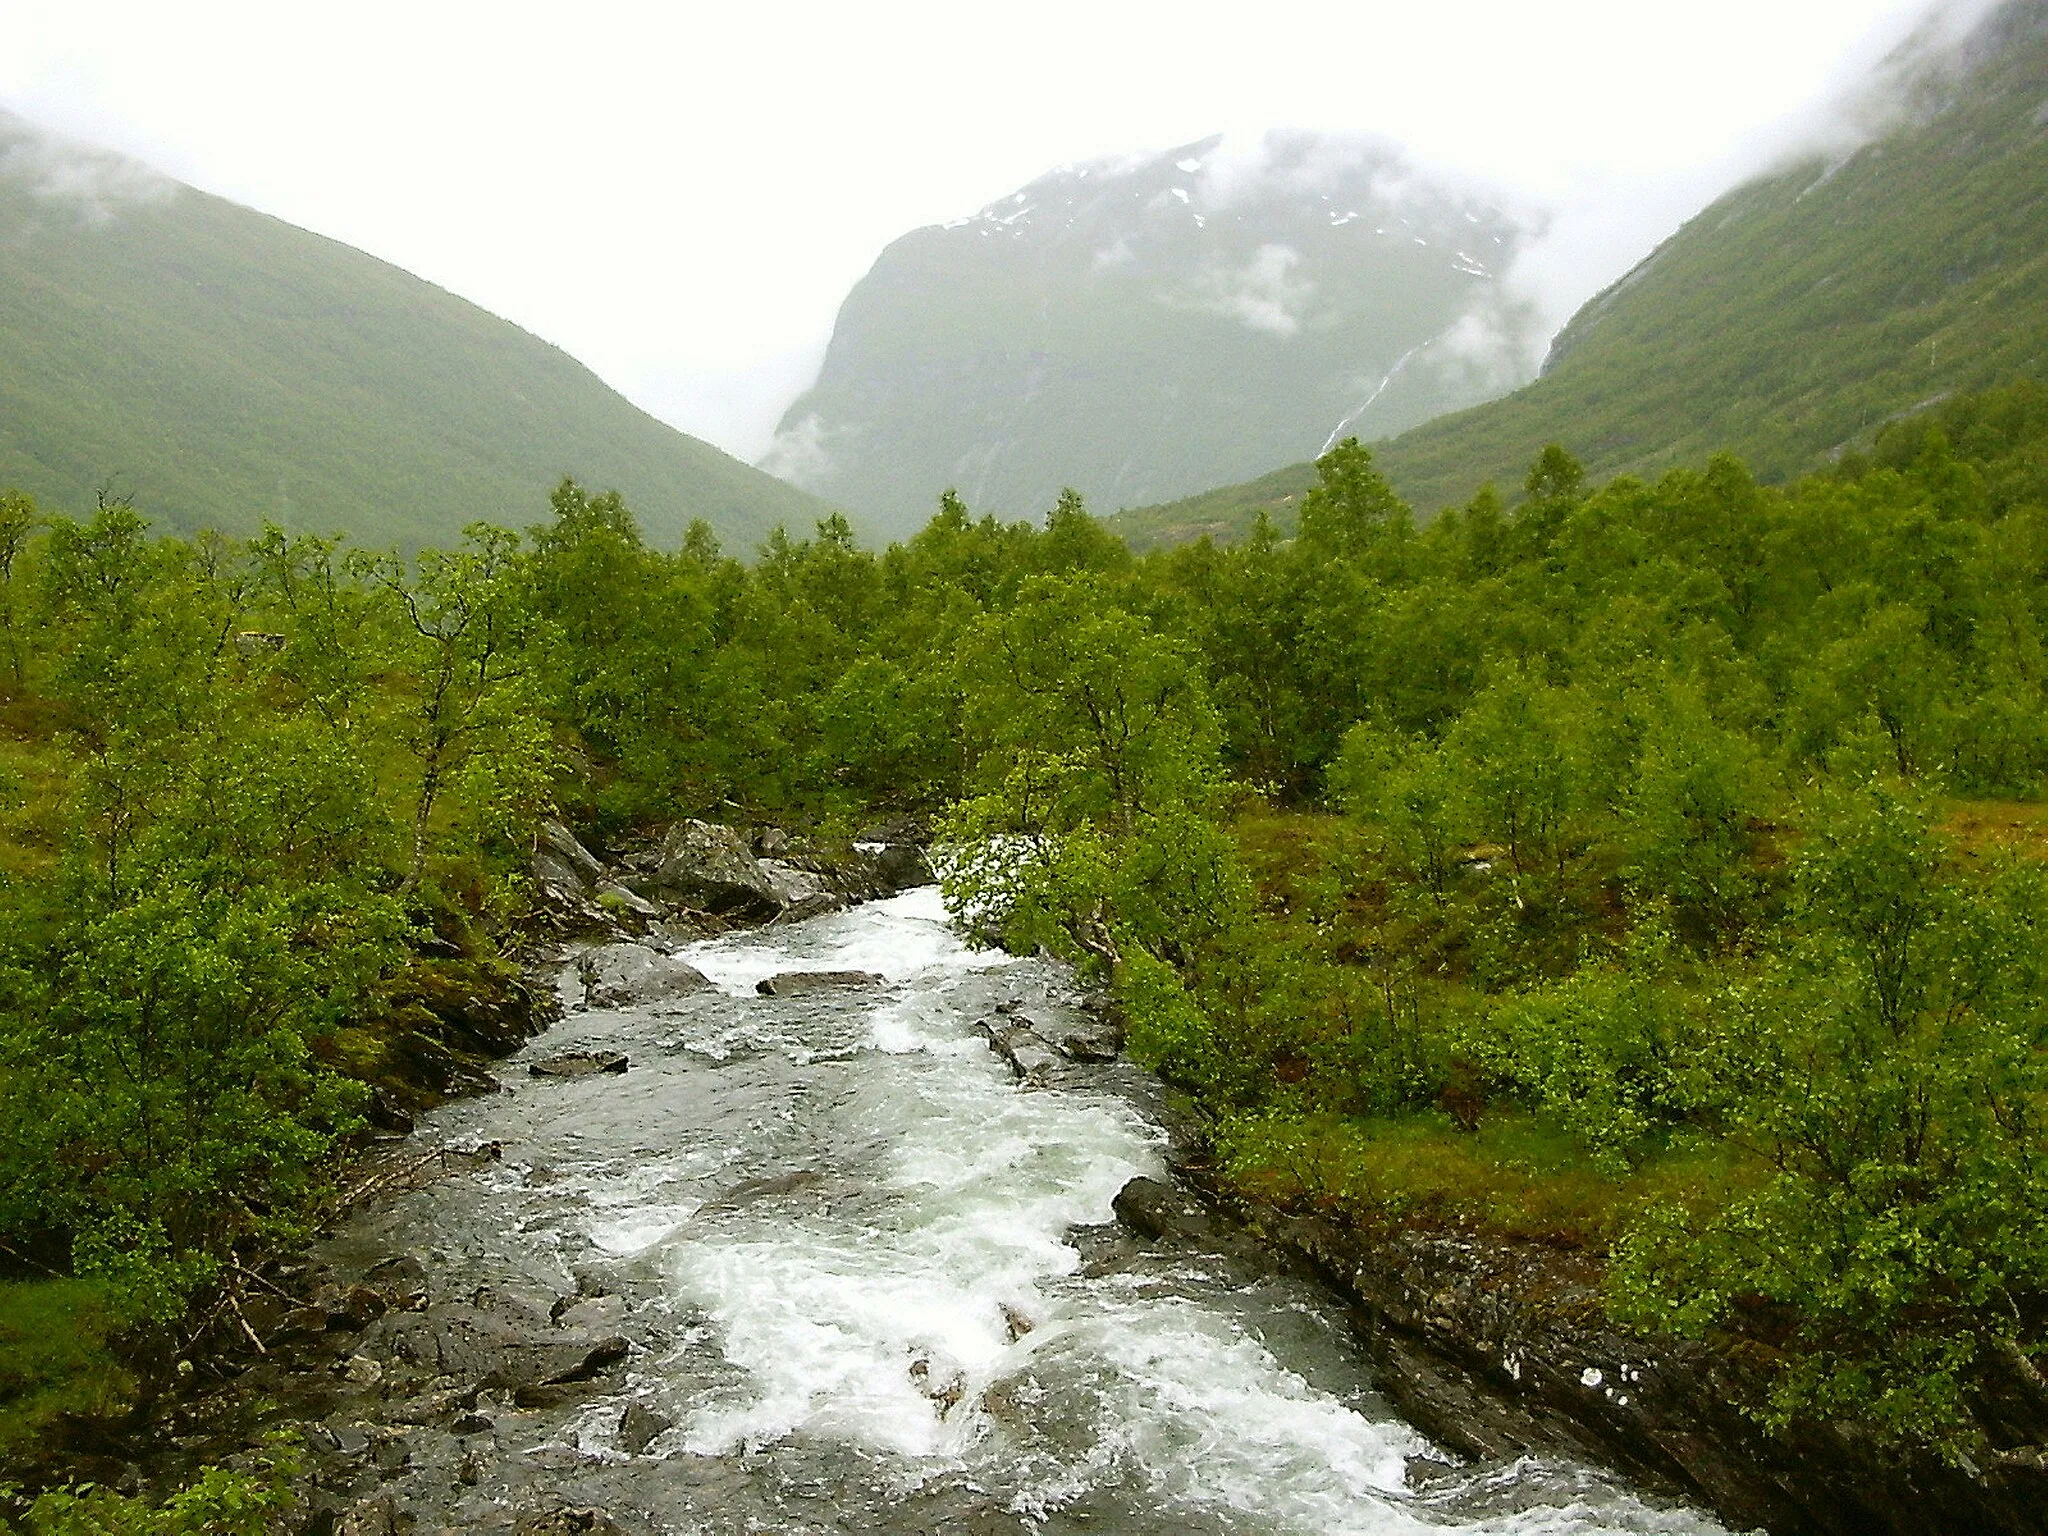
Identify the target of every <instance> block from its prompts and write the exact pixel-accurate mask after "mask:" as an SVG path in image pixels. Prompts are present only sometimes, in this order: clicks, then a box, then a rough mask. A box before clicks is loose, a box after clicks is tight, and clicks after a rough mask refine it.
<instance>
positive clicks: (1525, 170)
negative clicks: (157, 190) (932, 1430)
mask: <svg viewBox="0 0 2048 1536" xmlns="http://www.w3.org/2000/svg"><path fill="white" fill-rule="evenodd" d="M1956 3H1957V4H1959V5H1960V6H1961V7H1963V8H1964V9H1967V10H1970V11H1973V12H1977V11H1982V10H1983V9H1985V8H1987V4H1988V0H1956ZM1927 8H1928V0H1718V3H1716V4H1714V5H1712V6H1687V7H1679V6H1669V5H1660V4H1656V3H1653V0H1549V3H1547V4H1533V3H1530V0H1464V3H1461V4H1457V5H1445V4H1439V3H1435V0H1408V3H1404V4H1392V3H1386V0H1337V3H1328V4H1324V3H1308V0H1262V3H1250V4H1235V5H1227V6H1225V5H1210V4H1201V3H1187V0H1183V3H1178V4H1171V5H1168V4H1156V3H1151V0H1144V3H1121V0H1085V3H1084V0H1033V3H1030V4H1024V5H1012V6H1006V7H1000V8H999V7H995V6H989V5H976V4H972V3H968V4H963V3H960V0H947V3H941V4H926V3H907V0H866V3H847V0H836V3H812V0H785V3H782V4H776V5H761V4H746V3H744V0H725V3H720V4H716V5H705V4H697V3H691V0H685V3H671V4H631V3H625V0H582V3H579V4H563V3H560V0H553V3H549V4H547V5H528V4H523V3H518V0H496V3H490V4H452V3H438V0H406V3H395V0H355V3H352V4H349V5H346V6H343V5H314V4H280V3H279V0H259V3H246V4H244V3H228V0H185V3H180V4H166V3H164V0H5V3H4V4H0V105H6V106H10V107H12V108H13V109H14V110H16V111H18V112H21V113H22V114H23V115H25V116H28V117H30V118H32V119H35V120H37V121H39V122H42V123H43V124H45V125H47V126H50V127H53V128H58V129H62V130H64V131H66V132H69V133H72V134H74V135H77V136H79V137H82V138H86V139H90V140H93V141H96V142H99V143H103V144H107V145H110V146H112V147H114V148H117V149H121V150H125V151H127V152H129V153H131V154H134V155H137V156H139V157H141V158H143V159H146V160H148V161H150V162H151V163H153V164H155V165H157V166H159V167H161V168H162V169H164V170H166V171H168V172H170V173H171V174H172V175H174V176H177V177H179V178H180V179H182V180H185V181H189V182H192V183H194V184H196V185H198V186H201V187H204V188H206V189H207V190H209V191H212V192H217V193H221V194H223V195H225V196H228V197H232V198H235V199H237V200H238V201H241V202H244V203H248V204H251V205H253V206H255V207H257V208H261V209H263V210H265V211H266V212H269V213H273V214H276V215H278V216H280V217H282V218H285V219H289V220H291V221H292V222H293V223H296V224H301V225H304V226H306V227H307V228H310V229H315V230H318V231H320V232H321V233H323V234H327V235H332V236H334V237H336V238H338V239H341V240H345V241H348V242H349V243H350V244H353V245H357V246H360V247H362V248H363V249H365V250H367V251H370V252H372V253H374V254H376V255H378V256H381V257H383V258H385V259H386V260H389V261H393V262H396V263H397V264H399V265H400V266H403V267H406V268H409V269H410V270H412V271H414V272H417V273H419V274H421V275H422V276H424V277H427V278H430V279H432V280H433V281H435V282H437V283H440V284H442V285H443V286H445V287H447V288H450V289H453V290H454V291H455V292H457V293H460V294H462V295H464V296H465V297H467V298H470V299H472V300H474V301H476V302H477V303H479V304H482V305H484V306H485V307H486V308H489V309H492V310H495V311H497V312H498V313H499V314H502V315H505V316H508V317H510V318H511V319H513V320H516V321H517V322H519V323H520V324H521V325H524V326H526V327H527V328H528V329H530V330H532V331H534V332H536V333H538V334H539V335H541V336H544V337H546V338H547V339H548V340H550V341H553V342H556V343H558V344H559V345H561V346H563V347H565V348H567V349H568V350H569V351H570V352H572V353H574V354H575V355H576V356H578V357H580V358H581V359H583V360H584V361H585V362H586V363H588V364H589V365H590V366H591V367H593V368H595V369H596V370H597V372H599V373H600V374H602V375H603V376H604V377H605V378H606V379H607V380H608V381H610V382H611V383H612V384H613V385H615V386H616V387H618V388H619V389H621V390H623V391H624V392H625V393H626V394H628V395H630V396H631V397H632V398H634V399H635V400H637V401H638V402H639V403H640V404H642V405H643V406H645V407H647V408H648V409H649V410H651V411H653V412H654V413H655V414H657V415H659V416H662V417H664V418H665V419H667V420H669V421H671V422H673V423H675V424H676V425H677V426H680V427H682V428H683V429H684V430H686V431H689V432H693V433H695V434H697V435H699V436H702V437H707V438H709V439H711V440H712V441H713V442H716V443H718V444H719V445H721V446H722V447H725V448H727V449H729V450H731V451H733V452H735V453H738V454H740V455H741V456H742V457H746V458H753V457H755V456H756V455H758V454H759V453H760V452H761V451H762V450H763V449H764V448H765V447H766V445H767V441H768V438H769V434H770V433H771V431H772V429H773V426H774V423H775V420H776V418H777V417H778V416H779V414H780V412H781V410H782V408H783V407H784V406H785V405H786V404H787V403H788V402H789V400H790V399H791V398H793V397H794V395H795V394H796V393H797V391H798V390H799V389H800V388H801V387H802V386H803V385H805V384H806V383H808V382H809V378H810V375H811V373H812V372H813V371H814V370H815V367H816V364H817V359H818V357H819V356H820V354H821V353H822V350H823V347H824V342H825V339H826V337H827V336H828V335H829V333H830V330H831V325H832V318H833V315H834V313H835V311H836V310H837V307H838V304H839V301H840V299H841V298H842V297H844V295H845V293H846V290H847V289H848V287H850V286H851V285H852V284H853V282H854V281H855V280H856V279H858V278H859V277H860V276H861V274H862V273H863V272H865V271H866V270H867V268H868V266H869V265H870V264H871V263H872V261H873V260H874V257H875V255H876V254H877V253H878V252H879V251H880V250H881V248H882V247H883V246H884V245H886V244H887V243H888V242H889V241H890V240H891V239H893V238H894V237H895V236H897V235H899V234H901V233H903V232H904V231H905V230H908V229H911V228H914V227H916V226H918V225H920V224H927V223H933V222H938V221H943V220H946V219H950V218H955V217H959V216H962V215H965V214H968V213H971V212H973V211H974V210H975V209H977V208H979V207H980V206H982V205H983V204H984V203H987V202H990V201H992V200H994V199H995V198H997V197H999V196H1001V195H1002V194H1004V193H1005V192H1008V191H1010V190H1012V189H1013V188H1015V187H1017V186H1019V185H1021V184H1023V183H1024V182H1026V181H1029V180H1031V179H1032V178H1033V177H1035V176H1037V175H1038V174H1039V173H1040V172H1042V171H1044V170H1046V169H1048V168H1049V167H1051V166H1053V165H1056V164H1059V163H1062V162H1065V161H1069V160H1083V159H1092V158H1094V157H1096V156H1098V155H1103V154H1109V153H1117V152H1125V151H1133V150H1140V149H1146V148H1155V147H1156V148H1164V147H1168V146H1171V145H1173V144H1177V143H1181V142H1185V141H1187V140H1190V139H1195V138H1200V137H1202V136H1203V135H1205V134H1208V133H1212V132H1215V131H1217V130H1219V129H1222V130H1228V131H1233V132H1256V131H1257V130H1259V129H1263V128H1266V127H1275V126H1285V127H1308V128H1319V129H1329V130H1358V131H1367V132H1373V133H1377V134H1381V135H1384V136H1386V137H1389V138H1392V139H1395V140H1397V141H1399V142H1401V143H1403V144H1405V145H1407V146H1408V147H1409V148H1410V150H1411V151H1412V152H1413V153H1415V154H1416V155H1417V156H1418V157H1420V158H1422V159H1423V160H1425V161H1426V162H1427V163H1430V164H1432V165H1437V166H1442V167H1447V168H1453V169H1456V170H1459V171H1462V172H1464V173H1466V174H1468V175H1473V176H1478V177H1481V178H1484V179H1486V180H1488V181H1491V182H1493V183H1496V184H1498V185H1500V186H1501V187H1503V188H1504V189H1506V190H1508V191H1510V192H1512V193H1514V194H1517V195H1518V196H1520V197H1522V198H1527V199H1530V200H1533V201H1536V202H1540V203H1543V204H1546V205H1548V206H1551V207H1553V208H1556V209H1558V210H1560V214H1561V216H1560V218H1559V220H1558V222H1557V224H1556V226H1555V236H1554V238H1553V239H1552V241H1551V242H1550V243H1549V244H1548V246H1547V247H1546V248H1545V249H1544V250H1542V251H1540V252H1538V253H1537V254H1536V255H1535V256H1534V257H1532V258H1531V262H1530V266H1529V268H1528V269H1527V271H1526V272H1525V273H1524V274H1523V275H1524V277H1525V278H1526V279H1527V280H1528V281H1529V282H1530V283H1531V284H1532V286H1534V287H1535V288H1537V289H1538V290H1539V291H1540V292H1541V293H1542V295H1543V297H1544V298H1545V300H1546V302H1547V304H1548V306H1549V307H1550V308H1551V310H1552V311H1553V313H1554V314H1555V315H1556V318H1558V319H1562V318H1563V314H1562V313H1561V312H1562V311H1568V309H1569V307H1570V306H1571V305H1573V304H1575V303H1576V302H1577V301H1579V300H1581V299H1583V298H1585V297H1587V296H1589V295H1590V294H1591V293H1592V292H1594V291H1596V290H1597V289H1598V288H1599V287H1601V286H1602V285H1604V284H1605V283H1606V282H1607V281H1609V280H1611V279H1612V278H1613V277H1615V276H1617V275H1619V274H1620V273H1621V272H1622V271H1624V270H1626V269H1627V267H1628V266H1629V265H1631V264H1632V263H1633V262H1634V261H1635V260H1637V259H1638V258H1640V257H1641V256H1642V255H1643V254H1645V253H1646V252H1647V251H1648V250H1649V249H1650V248H1651V247H1652V246H1653V245H1654V244H1655V243H1656V242H1657V241H1658V240H1660V239H1661V238H1662V237H1663V236H1664V235H1666V234H1668V233H1669V232H1670V231H1671V229H1673V228H1675V227H1676V225H1677V224H1678V223H1679V222H1680V221H1681V220H1682V219H1683V218H1684V217H1685V216H1686V215H1688V214H1689V213H1691V212H1693V211H1694V210H1696V209H1697V208H1698V207H1699V206H1700V205H1701V204H1702V203H1704V202H1705V201H1706V200H1708V199H1709V198H1711V197H1712V196H1713V195H1714V194H1715V193H1717V192H1719V191H1720V190H1722V189H1723V188H1724V187H1726V186H1727V185H1729V184H1731V183H1732V182H1733V181H1735V180H1736V179H1738V178H1739V177H1740V176H1741V175H1742V174H1744V173H1746V172H1748V171H1750V170H1753V169H1755V168H1758V167H1759V166H1760V165H1761V164H1762V163H1764V162H1765V161H1766V160H1768V159H1769V158H1771V157H1773V156H1774V155H1775V154H1777V153H1779V152H1781V151H1782V150H1783V149H1784V147H1785V146H1786V145H1787V144H1788V143H1789V142H1790V141H1791V140H1792V139H1793V138H1795V137H1796V136H1798V135H1801V134H1805V133H1808V132H1810V131H1812V130H1813V128H1814V126H1815V123H1816V121H1817V117H1818V115H1819V110H1820V105H1821V104H1823V103H1825V102H1828V101H1830V100H1833V99H1835V98H1836V97H1838V96H1839V95H1840V93H1841V92H1842V91H1843V90H1844V89H1845V88H1846V87H1847V85H1848V84H1849V83H1850V82H1851V81H1853V80H1854V79H1855V78H1856V77H1857V76H1858V75H1859V74H1861V73H1862V72H1863V71H1866V70H1867V69H1868V68H1869V67H1870V66H1871V64H1872V63H1873V62H1874V61H1875V60H1876V59H1877V58H1879V57H1880V56H1881V55H1882V54H1883V53H1885V52H1886V51H1888V50H1889V49H1890V48H1891V47H1892V46H1893V45H1895V44H1896V43H1897V42H1898V41H1899V40H1900V39H1902V38H1903V37H1904V36H1905V35H1906V34H1907V32H1908V31H1909V30H1910V28H1911V27H1912V25H1913V24H1914V22H1915V21H1916V20H1917V19H1918V18H1919V17H1920V16H1921V15H1922V14H1923V13H1924V12H1925V11H1926V10H1927Z"/></svg>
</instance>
